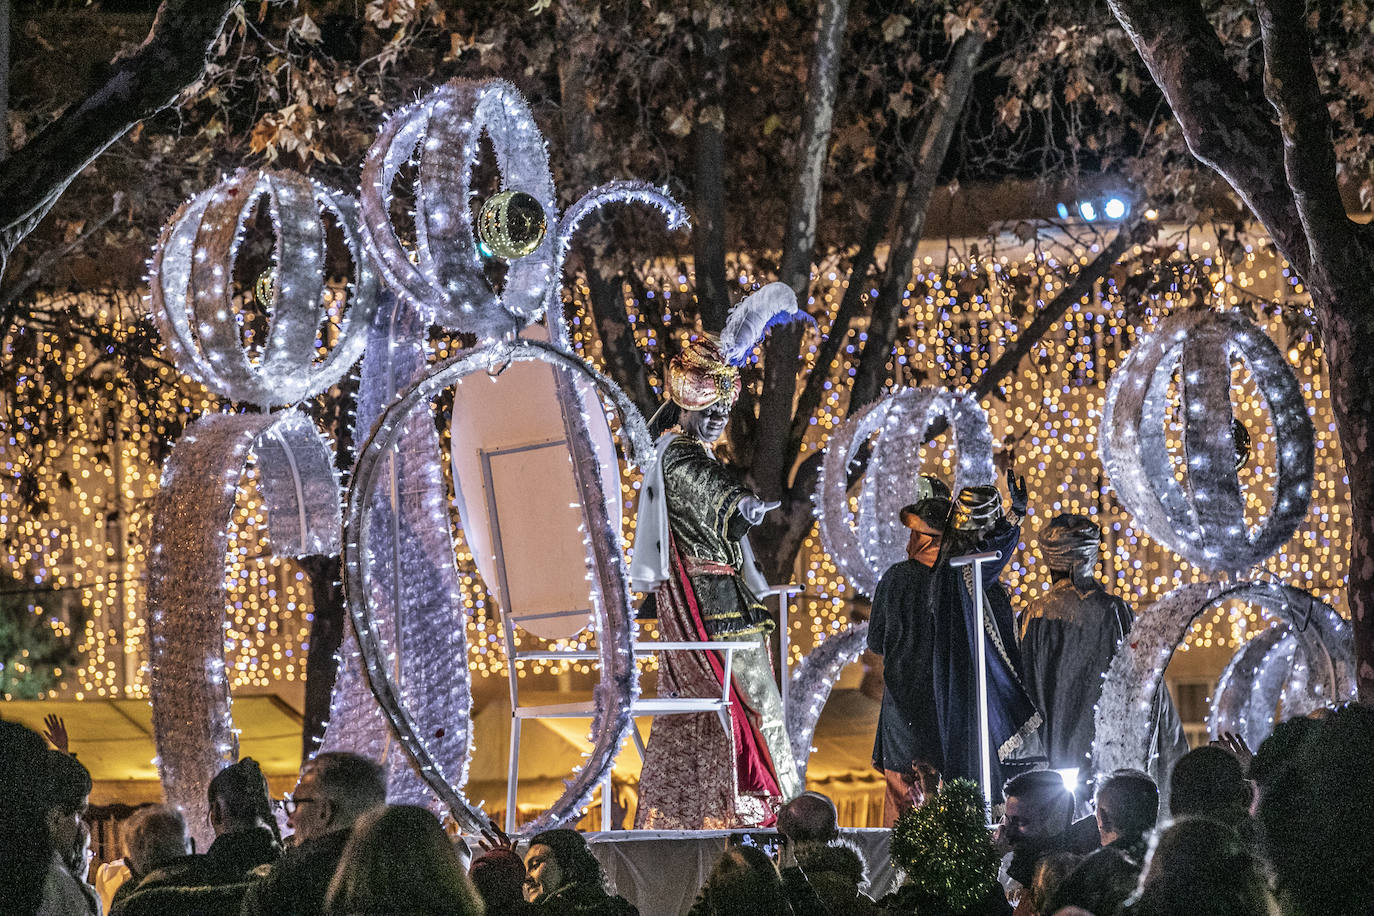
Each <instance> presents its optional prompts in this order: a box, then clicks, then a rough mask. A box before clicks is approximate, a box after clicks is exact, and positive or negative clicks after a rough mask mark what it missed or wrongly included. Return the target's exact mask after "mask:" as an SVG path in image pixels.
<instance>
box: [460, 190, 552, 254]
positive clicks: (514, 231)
mask: <svg viewBox="0 0 1374 916" xmlns="http://www.w3.org/2000/svg"><path fill="white" fill-rule="evenodd" d="M547 229H548V221H547V220H546V219H545V217H544V208H543V207H542V206H540V205H539V201H537V200H535V199H534V197H532V196H531V195H529V194H526V193H525V192H524V191H501V192H500V193H498V194H493V195H492V196H491V197H489V198H487V201H486V203H484V204H482V209H481V211H480V212H479V213H478V215H477V237H478V239H479V240H480V241H481V243H482V249H483V251H482V253H483V254H490V255H494V256H495V257H498V258H503V259H505V260H507V261H512V260H514V259H516V258H523V257H524V256H525V255H527V254H531V253H532V252H533V251H534V250H535V249H536V248H538V247H539V243H540V242H542V241H543V240H544V232H545V231H546V230H547Z"/></svg>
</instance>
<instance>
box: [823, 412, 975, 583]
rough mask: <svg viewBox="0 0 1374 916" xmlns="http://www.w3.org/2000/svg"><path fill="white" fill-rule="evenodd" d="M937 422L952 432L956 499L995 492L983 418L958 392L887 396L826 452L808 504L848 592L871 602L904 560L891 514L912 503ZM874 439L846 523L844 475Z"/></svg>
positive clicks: (903, 533)
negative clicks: (985, 488)
mask: <svg viewBox="0 0 1374 916" xmlns="http://www.w3.org/2000/svg"><path fill="white" fill-rule="evenodd" d="M941 420H943V421H944V422H945V423H947V424H948V426H949V428H950V429H951V430H952V431H953V433H954V443H955V446H956V448H957V450H958V460H957V463H956V466H955V479H954V490H955V492H958V491H959V490H960V489H962V488H963V487H969V486H979V485H995V484H996V482H997V472H996V470H995V468H994V467H993V461H992V432H991V430H990V429H989V427H988V419H987V414H986V413H984V411H983V408H982V407H980V406H979V405H978V402H977V401H976V400H975V399H974V398H973V396H972V395H970V394H968V393H967V392H963V391H947V390H945V389H943V388H930V387H919V388H905V389H902V390H900V391H897V392H894V393H892V394H890V395H888V396H887V397H885V398H883V399H882V400H880V401H877V402H876V403H874V404H872V405H870V406H869V407H867V408H865V409H864V410H863V411H861V412H860V413H859V414H857V415H856V416H853V417H850V418H849V419H847V420H846V421H845V422H844V424H843V425H842V426H841V427H840V428H839V429H838V430H837V431H836V432H835V433H834V435H833V436H831V439H830V441H829V443H828V444H827V445H826V449H825V458H824V459H823V461H822V463H821V472H820V475H819V479H818V481H817V487H816V498H815V502H816V504H817V506H818V509H819V513H818V515H819V522H820V535H821V543H822V545H823V546H824V548H825V551H826V552H827V553H828V554H830V556H831V557H832V558H834V560H835V562H836V563H837V564H838V565H839V567H840V570H841V571H842V572H843V573H844V576H845V578H846V579H847V580H848V582H849V584H850V585H851V586H853V587H854V588H855V589H857V590H858V591H859V592H861V593H863V594H865V595H872V594H873V590H874V589H875V588H877V585H878V580H879V579H880V578H881V577H882V574H883V573H884V572H885V571H886V570H887V568H888V567H889V566H891V565H892V564H894V563H899V562H901V561H902V560H904V559H906V544H907V540H908V537H909V532H908V531H907V529H906V528H905V526H903V525H902V522H901V519H900V518H899V516H898V512H899V510H900V509H901V508H902V507H903V506H905V505H907V504H909V503H910V502H911V501H912V500H913V499H914V498H915V493H916V479H917V477H919V476H920V474H921V470H922V464H921V449H922V447H923V446H924V445H925V443H926V431H927V430H928V429H930V428H931V426H932V425H933V424H935V423H936V422H938V421H941ZM874 433H877V438H876V441H875V443H874V446H873V449H872V453H871V454H870V456H869V462H868V467H867V469H866V471H865V472H864V475H863V479H862V480H861V481H860V483H859V499H858V504H859V505H858V513H857V517H856V518H854V520H853V521H851V513H850V511H849V498H848V493H847V492H846V488H845V484H846V481H847V477H848V475H847V469H848V467H849V463H850V462H851V461H852V460H853V459H854V456H855V455H856V454H858V452H859V449H860V448H861V447H862V446H863V444H864V442H865V441H866V440H867V439H868V438H869V436H871V435H873V434H874ZM861 532H862V533H863V534H861Z"/></svg>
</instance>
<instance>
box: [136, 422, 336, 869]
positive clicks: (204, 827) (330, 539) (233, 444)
mask: <svg viewBox="0 0 1374 916" xmlns="http://www.w3.org/2000/svg"><path fill="white" fill-rule="evenodd" d="M250 452H251V453H255V454H256V455H257V463H258V477H259V480H260V482H261V487H262V492H263V497H264V500H265V502H266V504H267V517H268V536H269V538H270V540H271V544H272V550H273V552H274V553H275V554H276V555H278V556H301V555H305V554H317V553H323V554H328V553H337V552H338V550H339V481H338V478H337V476H336V474H335V472H334V451H333V449H332V448H331V447H330V446H329V445H327V444H326V443H325V441H324V440H323V438H322V437H321V436H320V434H319V431H318V430H316V428H315V425H314V423H313V422H312V421H311V419H310V418H309V417H307V416H305V415H304V414H301V413H298V412H297V411H294V410H288V411H284V412H280V413H273V414H263V413H252V414H219V413H212V414H207V415H206V416H203V417H201V418H200V419H198V420H196V421H195V422H194V423H192V424H191V425H190V426H189V427H187V429H186V432H185V433H184V434H183V435H182V437H181V439H180V440H179V441H178V442H177V445H176V448H175V449H174V450H173V452H172V455H171V457H170V458H168V460H167V464H166V466H165V467H164V469H163V476H162V487H161V489H160V490H159V491H158V495H157V498H156V500H155V501H154V504H153V521H152V531H151V543H152V545H153V546H152V550H151V553H150V556H149V562H148V627H149V634H150V638H151V644H150V649H149V656H148V664H149V669H150V678H151V683H150V688H151V693H152V705H153V730H154V735H155V737H156V741H157V751H158V769H159V772H160V773H161V776H162V783H163V790H164V792H165V795H166V798H167V802H168V804H171V805H175V806H177V807H179V808H181V810H182V811H184V812H185V814H186V822H187V824H188V825H190V830H191V833H192V835H193V836H195V837H196V838H197V840H199V841H200V842H201V843H202V844H203V845H208V843H209V842H210V840H211V839H213V836H212V835H211V834H210V832H209V811H208V809H207V807H206V790H207V789H208V787H209V784H210V779H211V778H212V777H213V776H214V775H215V774H216V773H218V772H219V771H220V770H221V769H223V768H224V767H225V766H226V765H228V764H230V763H233V762H234V761H235V760H237V759H238V739H237V737H236V732H235V730H234V723H233V716H232V714H231V712H230V697H229V681H228V678H227V676H226V671H225V661H224V652H225V645H224V635H225V634H224V631H225V626H226V624H225V606H226V605H227V604H228V595H227V593H226V590H225V586H224V555H225V551H226V550H227V549H228V546H229V522H230V516H231V515H232V513H233V509H234V499H235V496H236V495H237V492H238V486H239V480H240V477H241V476H242V472H243V468H244V465H245V464H246V463H247V461H248V457H249V454H250Z"/></svg>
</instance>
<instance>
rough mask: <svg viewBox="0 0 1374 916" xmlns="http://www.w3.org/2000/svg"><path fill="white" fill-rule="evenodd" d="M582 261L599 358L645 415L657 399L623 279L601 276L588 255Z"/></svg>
mask: <svg viewBox="0 0 1374 916" xmlns="http://www.w3.org/2000/svg"><path fill="white" fill-rule="evenodd" d="M583 263H584V265H585V267H584V270H585V271H586V274H587V287H588V289H590V290H591V300H592V302H591V306H592V307H591V313H592V320H593V321H594V322H595V323H596V334H597V336H598V337H599V338H601V358H602V359H603V360H604V361H605V363H606V371H607V372H608V373H609V374H610V376H611V378H613V379H615V382H616V384H617V385H619V386H620V387H621V388H623V389H624V390H625V393H626V394H628V395H629V396H630V398H631V400H633V401H634V402H635V405H636V406H638V407H639V409H640V410H642V411H644V415H645V416H648V415H650V414H652V413H653V412H654V410H655V409H656V407H657V404H656V402H657V400H658V398H657V397H656V396H655V395H654V389H653V386H651V385H650V384H649V372H648V367H647V366H646V365H645V363H644V353H643V351H641V350H640V349H639V347H638V346H637V345H636V344H635V334H634V328H633V327H632V326H631V325H630V322H629V318H628V315H627V314H626V312H625V303H624V299H623V296H624V285H623V282H622V280H621V278H620V277H619V276H616V277H613V278H610V279H607V278H606V277H603V276H602V275H601V271H600V269H599V268H598V267H597V265H596V264H594V263H592V261H591V258H590V257H588V258H586V259H584V262H583Z"/></svg>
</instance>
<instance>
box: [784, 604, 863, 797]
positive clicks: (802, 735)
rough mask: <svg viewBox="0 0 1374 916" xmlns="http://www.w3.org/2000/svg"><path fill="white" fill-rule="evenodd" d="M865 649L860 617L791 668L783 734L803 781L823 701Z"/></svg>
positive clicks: (825, 640)
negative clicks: (842, 673)
mask: <svg viewBox="0 0 1374 916" xmlns="http://www.w3.org/2000/svg"><path fill="white" fill-rule="evenodd" d="M866 648H868V621H867V620H860V621H858V622H857V623H854V624H853V625H851V626H850V627H849V628H848V629H845V630H842V631H841V632H839V633H834V634H832V635H830V636H827V637H826V638H825V639H824V640H823V641H822V642H820V643H817V644H816V646H815V647H814V648H813V649H812V650H811V651H810V652H808V653H807V654H806V657H804V658H803V659H802V660H801V662H800V663H798V665H797V667H796V668H795V669H794V670H793V671H792V680H791V681H790V682H789V686H788V691H787V699H788V705H787V735H788V737H789V739H790V740H791V742H792V757H793V759H795V760H796V761H797V775H798V776H800V777H801V779H802V781H803V782H805V781H806V765H807V764H808V763H809V762H810V760H811V751H812V747H811V741H812V739H813V738H814V737H815V735H816V723H817V722H818V721H820V718H821V710H822V709H824V708H825V701H826V700H828V699H829V698H830V691H831V690H832V689H833V688H834V686H835V682H836V681H838V680H839V679H840V673H841V672H842V671H844V669H845V668H847V667H848V666H849V665H850V664H852V663H854V662H856V661H858V659H859V656H860V655H863V653H864V649H866Z"/></svg>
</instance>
